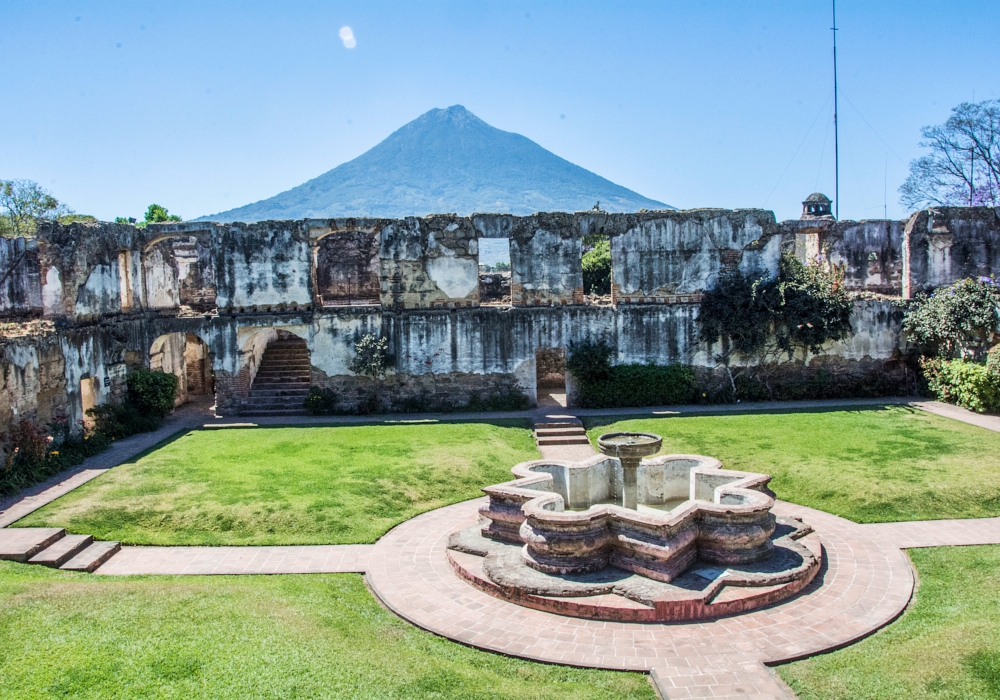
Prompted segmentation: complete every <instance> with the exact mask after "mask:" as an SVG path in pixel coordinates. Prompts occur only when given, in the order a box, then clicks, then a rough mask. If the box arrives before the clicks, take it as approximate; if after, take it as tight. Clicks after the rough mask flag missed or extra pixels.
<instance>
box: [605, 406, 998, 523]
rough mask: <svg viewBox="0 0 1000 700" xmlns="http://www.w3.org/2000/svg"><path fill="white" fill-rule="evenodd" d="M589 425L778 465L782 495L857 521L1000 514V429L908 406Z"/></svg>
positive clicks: (728, 463) (666, 449)
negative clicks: (990, 429)
mask: <svg viewBox="0 0 1000 700" xmlns="http://www.w3.org/2000/svg"><path fill="white" fill-rule="evenodd" d="M601 423H603V425H602V424H601ZM587 425H588V428H589V433H590V437H591V440H593V441H596V438H597V436H598V435H600V434H602V433H606V432H610V431H612V430H637V431H643V432H652V433H657V434H659V435H662V436H663V449H662V452H663V453H672V452H674V453H677V452H680V453H684V452H687V453H694V454H703V455H708V456H711V457H716V458H718V459H720V460H722V463H723V465H724V466H725V467H728V468H731V469H744V470H747V471H754V472H762V473H765V474H770V475H771V476H773V477H774V478H773V480H772V481H771V488H772V489H774V491H775V492H776V493H777V494H778V496H779V497H780V498H783V499H785V500H788V501H792V502H794V503H799V504H802V505H805V506H810V507H813V508H818V509H820V510H824V511H828V512H830V513H836V514H837V515H841V516H843V517H845V518H849V519H851V520H854V521H855V522H861V523H874V522H889V521H898V520H930V519H935V518H981V517H987V516H996V515H1000V433H995V432H991V431H988V430H984V429H982V428H977V427H975V426H971V425H966V424H964V423H959V422H958V421H954V420H950V419H947V418H941V417H938V416H934V415H931V414H928V413H924V412H922V411H915V410H913V409H909V408H905V407H890V408H885V409H881V410H858V411H829V412H812V413H771V414H743V415H714V416H685V417H676V418H654V419H642V420H625V421H619V422H615V423H611V422H609V421H606V420H604V421H598V420H590V421H588V424H587Z"/></svg>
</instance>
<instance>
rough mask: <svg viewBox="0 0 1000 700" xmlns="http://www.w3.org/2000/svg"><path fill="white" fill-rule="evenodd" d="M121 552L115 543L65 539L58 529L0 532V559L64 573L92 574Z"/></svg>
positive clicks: (78, 537) (85, 537)
mask: <svg viewBox="0 0 1000 700" xmlns="http://www.w3.org/2000/svg"><path fill="white" fill-rule="evenodd" d="M121 548H122V546H121V544H120V543H118V542H95V541H94V538H93V537H91V536H90V535H67V534H66V531H65V530H64V529H62V528H60V527H23V528H22V527H7V528H3V529H2V530H0V559H6V560H8V561H17V562H22V563H28V564H41V565H42V566H49V567H52V568H54V569H63V570H65V571H87V572H92V571H94V570H95V569H96V568H97V567H99V566H100V565H101V564H103V563H104V562H106V561H107V560H108V559H110V558H111V557H113V556H114V555H115V554H116V553H117V552H118V551H119V550H120V549H121Z"/></svg>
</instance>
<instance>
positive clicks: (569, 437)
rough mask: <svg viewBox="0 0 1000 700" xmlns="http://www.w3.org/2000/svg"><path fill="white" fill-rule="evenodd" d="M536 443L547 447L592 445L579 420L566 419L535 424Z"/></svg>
mask: <svg viewBox="0 0 1000 700" xmlns="http://www.w3.org/2000/svg"><path fill="white" fill-rule="evenodd" d="M535 443H536V444H537V445H538V446H539V447H544V446H547V445H590V440H589V439H588V438H587V431H586V430H584V429H583V423H582V422H581V421H580V419H578V418H565V419H559V420H558V421H552V422H536V423H535Z"/></svg>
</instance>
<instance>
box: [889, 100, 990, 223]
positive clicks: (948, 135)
mask: <svg viewBox="0 0 1000 700" xmlns="http://www.w3.org/2000/svg"><path fill="white" fill-rule="evenodd" d="M921 133H922V134H923V137H924V140H923V141H921V142H920V145H921V146H923V147H924V148H927V149H930V153H928V154H926V155H924V156H921V157H920V158H917V159H916V160H914V161H912V162H911V163H910V175H909V177H907V178H906V182H904V183H903V185H902V186H901V187H900V188H899V194H900V202H901V203H902V204H903V206H904V207H931V206H942V205H953V206H969V207H972V206H986V207H995V206H997V205H1000V100H986V101H984V102H963V103H962V104H960V105H958V106H957V107H955V108H954V109H952V110H951V116H950V117H949V118H948V121H946V122H945V123H944V124H939V125H936V126H925V127H924V128H923V129H921Z"/></svg>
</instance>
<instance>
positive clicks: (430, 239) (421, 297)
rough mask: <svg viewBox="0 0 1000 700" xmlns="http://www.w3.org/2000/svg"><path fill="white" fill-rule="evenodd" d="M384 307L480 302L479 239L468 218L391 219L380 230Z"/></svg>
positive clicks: (415, 307)
mask: <svg viewBox="0 0 1000 700" xmlns="http://www.w3.org/2000/svg"><path fill="white" fill-rule="evenodd" d="M379 256H380V258H381V269H382V305H383V306H385V307H387V308H390V309H397V310H402V309H426V308H456V307H463V306H476V305H478V304H479V243H478V239H477V236H476V231H475V229H474V228H473V226H472V222H471V221H470V220H469V219H467V218H464V217H452V216H429V217H427V218H424V219H417V218H407V219H403V220H401V221H393V222H391V223H389V224H387V225H386V226H385V227H384V228H383V229H382V240H381V250H380V252H379Z"/></svg>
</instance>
